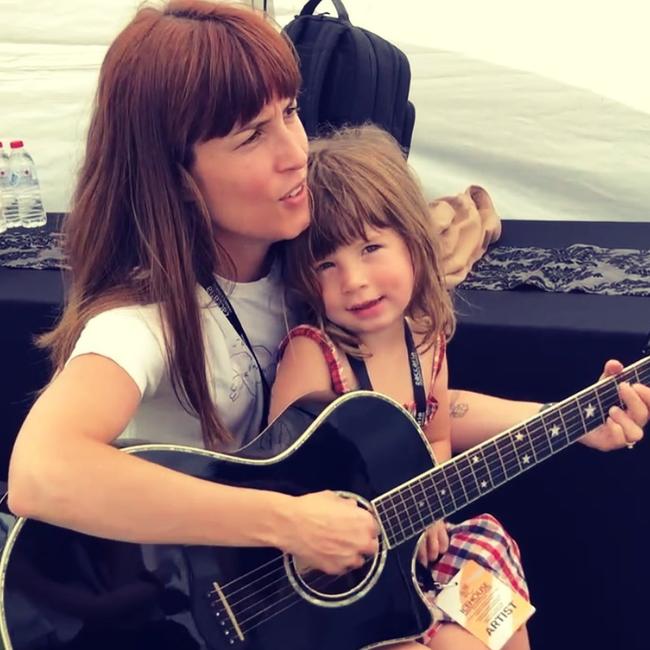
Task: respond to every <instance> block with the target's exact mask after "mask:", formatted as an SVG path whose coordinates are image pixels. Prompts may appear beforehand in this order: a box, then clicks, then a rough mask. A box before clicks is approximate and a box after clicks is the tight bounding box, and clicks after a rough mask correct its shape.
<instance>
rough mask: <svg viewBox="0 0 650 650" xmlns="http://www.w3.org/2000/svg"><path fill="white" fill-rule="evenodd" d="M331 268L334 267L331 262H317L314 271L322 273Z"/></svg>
mask: <svg viewBox="0 0 650 650" xmlns="http://www.w3.org/2000/svg"><path fill="white" fill-rule="evenodd" d="M333 268H334V263H333V262H319V263H318V264H316V273H322V272H323V271H326V270H327V269H333Z"/></svg>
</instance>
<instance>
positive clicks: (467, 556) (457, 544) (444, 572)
mask: <svg viewBox="0 0 650 650" xmlns="http://www.w3.org/2000/svg"><path fill="white" fill-rule="evenodd" d="M299 336H306V337H307V338H310V339H311V340H312V341H315V342H316V343H318V345H319V346H320V349H321V350H322V352H323V356H324V357H325V360H326V361H327V366H328V368H329V371H330V378H331V381H332V390H333V391H334V393H336V395H343V393H348V392H350V390H352V388H350V387H349V386H348V383H347V382H346V380H345V376H344V374H343V370H342V366H341V362H340V360H339V355H338V352H337V348H336V346H335V345H334V342H333V341H332V340H331V339H330V338H329V336H327V334H325V333H324V332H322V331H321V330H319V329H318V328H316V327H313V326H311V325H299V326H298V327H294V328H293V329H292V330H291V331H290V332H289V333H288V334H287V336H286V337H285V339H284V341H282V343H281V345H280V356H282V354H283V353H284V350H285V348H286V346H287V344H288V343H289V341H290V340H291V339H293V338H296V337H299ZM444 357H445V338H444V336H442V335H441V336H440V337H439V338H438V341H436V348H435V350H434V362H433V373H432V377H431V383H430V389H429V393H428V395H427V417H426V423H428V422H429V421H430V420H431V418H432V417H433V416H434V415H435V414H436V411H437V410H438V402H437V400H436V399H435V397H434V396H433V394H432V387H433V384H434V383H435V379H436V377H437V375H438V372H439V371H440V368H441V367H442V362H443V360H444ZM404 408H406V409H407V410H408V411H410V412H411V413H413V414H415V401H414V402H413V403H411V404H405V405H404ZM447 531H448V533H449V549H448V550H447V552H446V553H445V554H444V555H442V556H440V558H439V559H438V560H437V561H436V562H435V564H433V565H432V567H431V569H430V570H431V578H432V580H433V583H434V584H435V585H436V589H439V588H441V587H442V586H444V585H445V584H447V582H449V580H451V579H452V578H453V577H454V576H455V575H456V573H458V571H459V569H460V567H461V566H462V564H463V563H464V562H465V561H467V560H474V561H475V562H477V563H478V564H480V565H481V566H482V567H484V568H485V569H487V570H488V571H490V572H491V573H493V574H494V575H496V576H497V577H498V578H500V579H501V580H502V581H503V582H505V583H506V584H507V585H509V586H510V587H511V588H512V589H514V590H515V591H516V592H517V593H519V594H520V595H521V596H523V597H524V598H525V599H526V600H528V599H529V596H528V586H527V584H526V578H525V576H524V570H523V567H522V565H521V557H520V554H519V547H518V546H517V543H516V542H515V540H514V539H513V538H512V537H510V535H508V533H507V532H506V531H505V529H504V528H503V526H501V524H500V523H499V522H498V521H497V520H496V519H495V518H494V517H493V516H492V515H488V514H483V515H479V516H478V517H473V518H472V519H468V520H467V521H464V522H462V523H460V524H451V523H447ZM425 595H426V597H427V600H428V602H429V604H430V606H431V610H432V612H433V616H434V623H433V625H432V626H431V627H430V628H429V630H428V631H427V633H426V635H425V638H424V641H425V642H426V641H428V640H430V639H431V638H432V637H433V635H434V634H435V633H436V631H437V630H438V629H440V626H441V625H442V624H443V623H451V622H453V621H452V619H451V618H450V617H449V616H448V615H447V614H445V613H444V612H443V611H442V610H441V609H439V608H438V607H437V606H436V595H437V591H428V592H427V593H426V594H425Z"/></svg>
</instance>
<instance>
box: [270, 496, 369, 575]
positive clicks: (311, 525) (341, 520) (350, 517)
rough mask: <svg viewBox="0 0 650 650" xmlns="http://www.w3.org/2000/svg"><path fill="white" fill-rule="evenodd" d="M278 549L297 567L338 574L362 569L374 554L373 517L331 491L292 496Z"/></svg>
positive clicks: (352, 501) (353, 502)
mask: <svg viewBox="0 0 650 650" xmlns="http://www.w3.org/2000/svg"><path fill="white" fill-rule="evenodd" d="M287 514H288V515H289V522H288V526H284V527H283V529H284V531H283V532H284V538H285V540H286V541H285V543H284V544H282V545H281V546H280V547H281V548H282V550H283V551H285V552H286V553H291V554H292V555H294V556H296V559H297V562H298V565H299V566H301V567H305V568H307V567H309V568H313V569H319V570H320V571H324V572H325V573H331V574H342V573H345V572H346V571H349V570H350V569H356V568H358V567H360V566H362V565H363V564H364V563H365V562H366V560H367V558H368V556H372V555H374V554H375V553H377V550H378V541H377V536H378V534H379V529H378V526H377V522H376V521H375V518H374V517H373V516H372V515H371V514H370V513H369V512H368V511H367V510H365V509H364V508H361V507H359V506H358V505H357V503H356V501H354V500H352V499H344V498H343V497H340V496H338V495H336V494H335V493H334V492H330V491H326V492H316V493H313V494H306V495H304V496H301V497H293V507H292V508H291V511H290V512H289V513H287Z"/></svg>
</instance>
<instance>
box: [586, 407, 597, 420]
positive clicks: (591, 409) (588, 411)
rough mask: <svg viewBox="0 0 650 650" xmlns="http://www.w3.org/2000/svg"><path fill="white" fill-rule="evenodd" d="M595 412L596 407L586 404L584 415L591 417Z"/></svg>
mask: <svg viewBox="0 0 650 650" xmlns="http://www.w3.org/2000/svg"><path fill="white" fill-rule="evenodd" d="M595 413H596V407H595V406H594V405H593V404H587V406H586V408H585V417H587V418H593V417H594V414H595Z"/></svg>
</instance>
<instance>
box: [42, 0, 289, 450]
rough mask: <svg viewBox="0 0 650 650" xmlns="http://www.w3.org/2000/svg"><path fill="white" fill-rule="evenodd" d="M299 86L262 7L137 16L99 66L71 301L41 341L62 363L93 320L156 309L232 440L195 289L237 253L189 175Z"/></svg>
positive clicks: (174, 5)
mask: <svg viewBox="0 0 650 650" xmlns="http://www.w3.org/2000/svg"><path fill="white" fill-rule="evenodd" d="M299 86H300V73H299V70H298V65H297V62H296V58H295V55H294V51H293V49H292V47H291V45H290V44H289V42H288V41H287V40H286V39H285V37H283V36H282V35H281V34H280V33H279V31H278V30H277V29H276V28H275V26H273V25H272V24H270V23H269V22H267V20H266V19H265V18H264V17H263V16H262V15H261V14H259V13H257V12H254V11H252V10H250V9H248V8H246V7H243V6H240V7H237V6H234V5H230V4H224V3H218V4H217V3H213V2H202V1H200V0H176V1H173V2H169V3H168V4H167V5H166V6H165V7H164V8H162V9H157V8H153V7H145V8H142V9H140V10H139V11H138V12H137V14H136V16H135V17H134V19H133V20H132V21H131V22H130V23H129V24H128V25H127V27H126V28H125V29H124V30H123V31H122V32H121V33H120V34H119V35H118V36H117V38H116V39H115V41H114V42H113V44H112V45H111V46H110V48H109V50H108V52H107V54H106V57H105V59H104V62H103V64H102V67H101V71H100V77H99V86H98V90H97V95H96V98H95V105H94V111H93V115H92V119H91V123H90V128H89V132H88V138H87V144H86V152H85V159H84V162H83V164H82V167H81V170H80V175H79V179H78V183H77V188H76V192H75V194H74V197H73V200H72V208H71V211H70V213H69V215H68V217H67V219H66V222H65V226H64V231H65V245H66V253H67V258H68V262H69V265H70V267H71V274H70V282H69V291H68V295H67V301H66V307H65V310H64V313H63V316H62V318H61V320H60V322H59V323H58V325H57V327H56V328H55V329H54V330H53V331H51V332H49V333H48V334H46V335H44V336H42V337H41V339H40V343H41V345H43V346H46V347H49V348H50V352H51V357H52V359H53V362H54V366H55V371H56V370H60V369H61V368H62V367H63V364H64V363H65V362H66V360H67V358H68V357H69V355H70V353H71V352H72V349H73V347H74V344H75V342H76V340H77V338H78V337H79V334H80V332H81V330H82V329H83V327H84V325H85V323H86V322H87V321H88V319H90V318H91V317H92V316H93V315H95V314H97V313H99V312H100V311H103V310H105V309H108V308H111V307H115V306H119V305H127V304H148V303H158V304H159V305H160V311H161V319H162V323H163V329H164V336H165V341H166V345H167V354H168V362H169V368H170V374H171V380H172V384H173V386H174V391H175V393H176V395H177V396H178V398H179V400H180V401H181V404H183V406H184V408H186V409H187V410H188V411H189V412H191V413H195V414H197V415H198V417H199V419H200V422H201V429H202V432H203V438H204V442H205V444H206V446H207V447H208V448H214V447H215V446H216V445H217V444H218V443H219V442H221V441H225V440H228V439H229V437H230V434H229V433H228V431H227V430H226V429H225V427H224V426H223V424H222V422H221V419H220V418H219V416H218V414H217V412H216V408H215V406H214V403H213V401H212V399H211V397H210V390H209V387H208V378H207V370H206V358H205V349H204V339H203V336H202V331H201V321H200V308H199V304H198V301H197V294H196V286H197V279H201V278H208V277H210V276H211V275H212V274H213V273H214V272H215V270H216V269H218V268H219V269H223V265H225V264H227V263H228V260H227V258H226V256H225V254H224V251H223V250H220V248H219V246H218V242H216V241H215V236H214V232H213V227H212V222H211V219H210V216H209V214H208V211H207V208H206V205H205V203H204V201H203V199H202V197H201V194H200V193H199V190H198V188H197V186H196V184H195V183H194V181H193V179H192V177H191V175H190V173H189V170H190V168H191V166H192V164H193V146H194V145H195V144H196V143H197V142H202V141H206V140H209V139H211V138H213V137H218V136H224V135H227V134H228V133H229V132H230V131H231V130H232V129H233V127H234V126H236V125H240V124H244V123H246V122H248V121H250V120H251V119H253V118H254V117H255V116H256V115H257V114H258V113H259V112H260V110H261V109H262V108H263V107H264V106H265V104H267V103H268V102H269V101H271V100H273V99H275V98H277V99H283V98H292V97H295V96H296V95H297V93H298V89H299Z"/></svg>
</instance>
